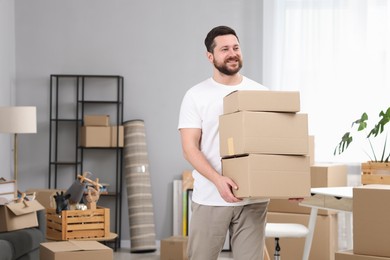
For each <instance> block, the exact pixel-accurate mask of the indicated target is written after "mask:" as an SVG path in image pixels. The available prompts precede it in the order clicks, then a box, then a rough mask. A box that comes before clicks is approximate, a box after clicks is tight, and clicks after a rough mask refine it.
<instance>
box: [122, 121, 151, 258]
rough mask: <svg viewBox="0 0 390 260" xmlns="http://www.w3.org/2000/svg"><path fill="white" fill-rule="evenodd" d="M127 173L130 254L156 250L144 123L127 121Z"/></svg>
mask: <svg viewBox="0 0 390 260" xmlns="http://www.w3.org/2000/svg"><path fill="white" fill-rule="evenodd" d="M123 125H124V148H123V149H124V150H123V156H124V170H125V177H126V188H127V203H128V208H129V229H130V251H131V252H132V253H146V252H154V251H156V249H157V247H156V232H155V224H154V213H153V201H152V188H151V183H150V174H149V160H148V152H147V145H146V135H145V124H144V121H143V120H130V121H126V122H124V124H123Z"/></svg>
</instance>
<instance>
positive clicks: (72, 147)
mask: <svg viewBox="0 0 390 260" xmlns="http://www.w3.org/2000/svg"><path fill="white" fill-rule="evenodd" d="M102 82H103V83H102ZM98 83H102V84H98ZM106 83H107V85H106ZM95 86H98V88H97V89H95ZM123 92H124V78H123V77H122V76H119V75H78V74H52V75H50V115H49V116H50V119H49V120H50V126H49V136H50V138H49V174H48V188H49V189H50V188H51V189H66V188H68V187H69V186H70V185H71V184H72V183H71V182H70V183H63V181H62V180H60V179H63V178H64V176H63V175H69V174H72V173H73V174H74V175H73V176H72V178H70V179H73V180H74V179H76V178H77V175H78V174H81V173H83V172H84V168H85V166H84V164H85V162H86V161H87V160H88V161H93V159H94V158H93V156H91V155H86V152H87V150H91V151H93V150H95V151H96V150H107V151H112V152H113V153H115V162H114V164H115V178H114V179H115V183H112V185H113V187H115V188H114V190H112V191H110V192H109V193H108V194H101V198H104V197H107V198H108V199H110V198H111V199H114V200H115V205H114V207H113V209H111V210H113V211H114V214H113V215H114V232H115V233H116V234H117V235H118V236H117V238H116V239H115V241H114V242H115V249H116V248H118V247H120V240H121V230H120V227H121V215H122V210H121V204H122V165H123V159H122V158H123V156H122V153H123V149H122V147H118V146H116V147H99V148H90V147H82V146H80V128H81V126H82V125H83V118H84V115H85V114H86V113H89V111H93V110H94V109H98V108H99V109H100V110H103V111H105V110H106V111H109V112H110V114H113V115H114V116H113V123H114V124H115V125H122V124H123V94H124V93H123ZM116 136H117V144H119V139H118V138H119V127H117V135H116ZM93 174H94V177H99V179H100V181H101V180H104V177H105V174H107V173H99V172H94V173H93ZM68 177H69V176H68ZM106 177H107V176H106ZM59 184H61V185H59ZM60 186H61V187H60ZM110 187H112V186H110ZM99 202H100V200H99ZM109 204H110V205H111V203H109Z"/></svg>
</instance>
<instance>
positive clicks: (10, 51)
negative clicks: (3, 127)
mask: <svg viewBox="0 0 390 260" xmlns="http://www.w3.org/2000/svg"><path fill="white" fill-rule="evenodd" d="M0 35H1V38H0V39H1V40H0V57H1V58H0V106H10V105H12V104H13V102H14V91H13V90H14V87H15V17H14V3H13V1H11V0H0ZM12 140H13V139H12V135H9V134H0V165H1V172H0V177H4V178H6V179H10V178H11V176H12V174H11V165H12V161H11V158H13V157H12V155H13V153H12V151H11V141H12Z"/></svg>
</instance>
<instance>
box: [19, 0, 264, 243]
mask: <svg viewBox="0 0 390 260" xmlns="http://www.w3.org/2000/svg"><path fill="white" fill-rule="evenodd" d="M261 14H262V1H259V0H241V1H240V0H213V1H210V0H188V1H182V0H165V1H157V0H154V1H152V0H138V1H137V0H133V1H126V0H111V1H106V0H84V1H79V0H68V1H60V0H34V1H23V0H16V1H15V32H16V51H15V53H16V103H17V104H18V105H35V106H37V111H38V133H37V134H36V135H28V136H27V135H25V136H21V137H20V143H19V146H20V155H19V164H20V165H19V187H20V189H22V190H24V189H27V188H42V187H46V186H47V173H48V158H49V155H48V146H49V144H48V141H49V138H48V137H49V136H48V132H49V123H48V117H49V75H50V74H119V75H122V76H124V78H125V98H124V99H125V104H124V119H125V120H131V119H143V120H144V121H145V124H146V135H147V145H148V153H149V154H148V155H149V162H150V173H151V182H152V187H153V200H154V206H155V208H154V210H155V222H156V232H157V239H158V240H160V239H162V238H164V237H167V236H170V235H171V232H172V203H171V201H172V181H173V180H174V179H179V178H181V173H182V171H183V170H185V169H190V166H189V165H188V164H187V163H186V162H185V161H184V159H183V157H182V153H181V146H180V139H179V133H178V131H177V128H176V127H177V119H178V113H179V107H180V103H181V99H182V97H183V95H184V93H185V91H186V90H187V89H188V88H190V87H191V86H192V85H194V84H196V83H198V82H199V81H201V80H203V79H205V78H206V77H209V76H210V75H211V72H212V68H211V66H210V64H209V63H208V61H207V60H206V56H205V49H204V46H203V40H204V37H205V35H206V33H207V32H208V31H209V30H210V29H211V28H212V27H214V26H216V25H220V24H226V25H229V26H232V27H233V28H235V29H236V31H237V33H238V34H239V36H240V40H241V45H242V49H243V54H244V70H243V72H244V74H246V75H247V76H248V77H250V78H253V79H255V80H258V81H260V82H261V71H262V68H261V64H262V62H261V61H262V54H261V50H262V42H261V41H262V40H261V39H262V15H261ZM68 185H69V184H64V187H65V188H66V187H68ZM125 196H126V194H124V200H123V225H122V234H123V236H122V239H125V240H126V239H128V238H129V229H128V218H127V200H126V197H125Z"/></svg>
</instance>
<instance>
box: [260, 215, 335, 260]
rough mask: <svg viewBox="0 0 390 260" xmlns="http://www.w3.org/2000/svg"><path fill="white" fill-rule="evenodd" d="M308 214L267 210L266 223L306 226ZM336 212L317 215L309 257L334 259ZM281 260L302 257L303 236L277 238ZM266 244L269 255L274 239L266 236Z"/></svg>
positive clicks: (323, 259) (273, 246) (273, 247)
mask: <svg viewBox="0 0 390 260" xmlns="http://www.w3.org/2000/svg"><path fill="white" fill-rule="evenodd" d="M309 218H310V215H307V214H292V213H275V212H268V214H267V222H268V223H298V224H302V225H305V226H307V225H308V223H309ZM337 228H338V224H337V214H332V215H328V216H317V220H316V225H315V231H314V236H313V243H312V246H311V250H310V256H309V259H315V260H334V255H335V252H336V251H337V248H338V233H337ZM279 243H280V247H281V251H280V255H281V256H282V259H283V260H297V259H302V256H303V248H304V246H305V238H281V239H280V240H279ZM266 246H267V250H268V253H269V255H270V256H271V259H272V256H273V254H274V252H275V239H274V238H267V239H266Z"/></svg>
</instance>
